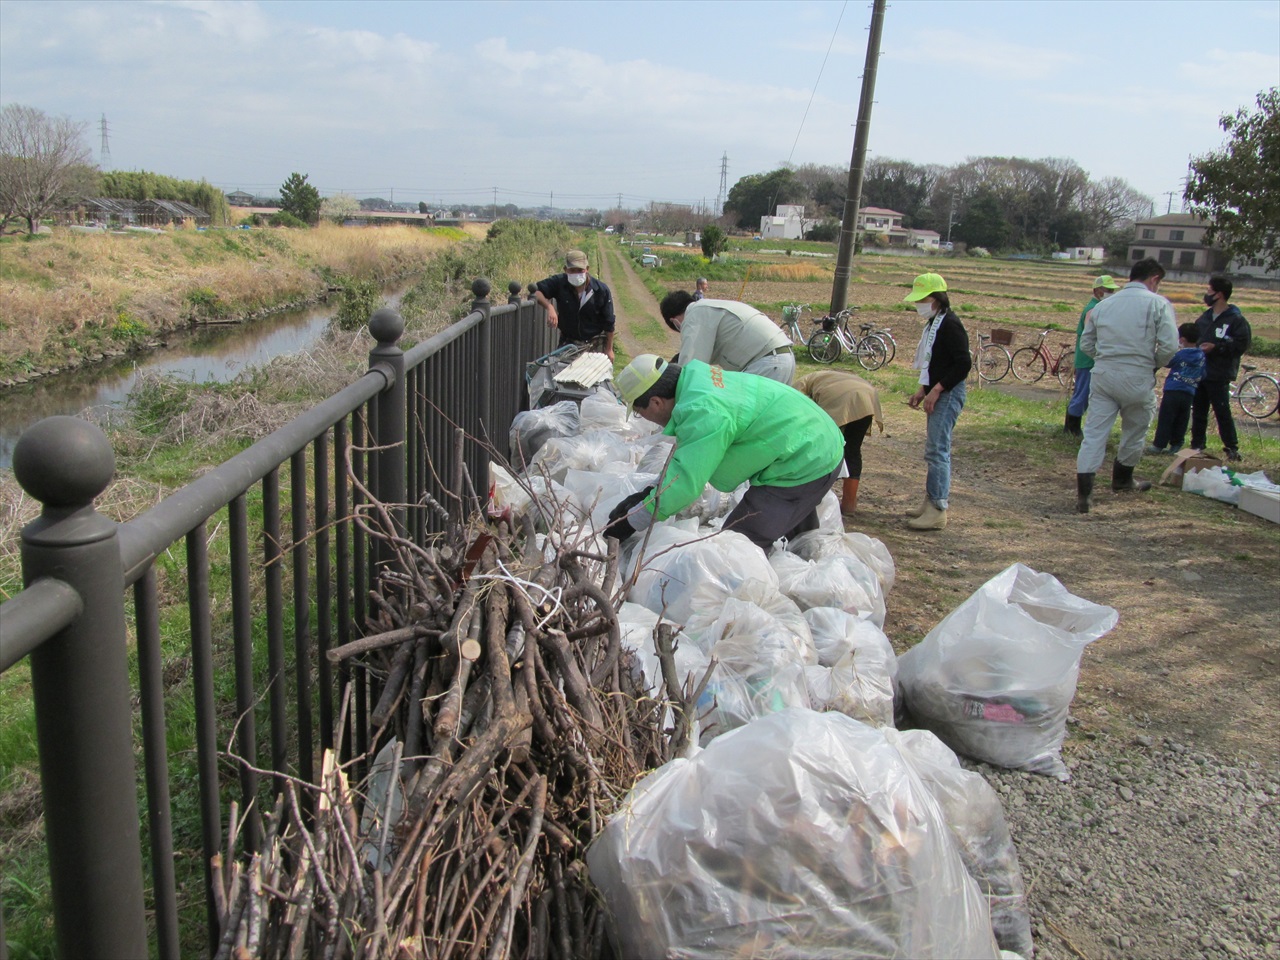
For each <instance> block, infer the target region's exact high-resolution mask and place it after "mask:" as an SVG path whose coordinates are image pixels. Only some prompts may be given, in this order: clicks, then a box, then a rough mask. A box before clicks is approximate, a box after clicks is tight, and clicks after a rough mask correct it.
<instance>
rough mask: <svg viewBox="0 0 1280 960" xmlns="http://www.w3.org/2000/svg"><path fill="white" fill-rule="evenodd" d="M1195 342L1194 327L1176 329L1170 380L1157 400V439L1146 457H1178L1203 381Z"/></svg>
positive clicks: (1201, 355)
mask: <svg viewBox="0 0 1280 960" xmlns="http://www.w3.org/2000/svg"><path fill="white" fill-rule="evenodd" d="M1197 339H1198V334H1197V332H1196V325H1195V324H1194V323H1184V324H1183V325H1182V326H1180V327H1178V352H1177V353H1175V354H1174V355H1173V357H1172V358H1171V359H1170V360H1169V363H1168V367H1169V376H1168V377H1167V378H1166V379H1165V381H1164V396H1163V397H1162V398H1161V399H1160V415H1159V417H1158V418H1157V419H1156V437H1155V440H1154V441H1153V442H1152V443H1151V444H1150V445H1148V447H1147V453H1177V452H1178V451H1179V450H1181V449H1182V442H1183V441H1184V440H1185V439H1186V438H1187V424H1188V423H1189V422H1190V420H1191V400H1192V398H1193V397H1195V395H1196V387H1197V386H1198V385H1199V384H1200V381H1201V380H1202V379H1204V351H1203V350H1201V349H1200V348H1199V347H1197V346H1196V340H1197Z"/></svg>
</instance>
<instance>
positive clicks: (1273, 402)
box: [1236, 373, 1280, 420]
mask: <svg viewBox="0 0 1280 960" xmlns="http://www.w3.org/2000/svg"><path fill="white" fill-rule="evenodd" d="M1236 403H1238V404H1240V409H1241V410H1243V411H1244V412H1245V413H1247V414H1248V415H1249V416H1251V417H1253V419H1255V420H1265V419H1267V417H1269V416H1271V415H1272V414H1273V413H1275V412H1276V408H1277V407H1278V406H1280V386H1277V385H1276V381H1274V380H1272V379H1271V378H1270V377H1268V376H1267V375H1266V374H1263V373H1255V374H1254V375H1253V376H1251V377H1246V378H1245V380H1244V382H1243V383H1242V384H1240V386H1239V387H1238V388H1237V389H1236Z"/></svg>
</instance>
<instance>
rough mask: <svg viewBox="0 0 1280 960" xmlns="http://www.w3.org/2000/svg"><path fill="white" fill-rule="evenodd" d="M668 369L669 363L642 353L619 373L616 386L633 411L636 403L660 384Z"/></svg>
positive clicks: (615, 382)
mask: <svg viewBox="0 0 1280 960" xmlns="http://www.w3.org/2000/svg"><path fill="white" fill-rule="evenodd" d="M666 369H667V361H665V360H663V359H662V358H661V357H659V356H657V355H656V354H652V353H642V354H640V356H638V357H636V358H635V359H634V360H632V361H631V362H630V363H628V364H627V365H626V366H625V367H623V368H622V370H620V371H619V372H618V376H617V377H615V378H614V381H613V382H614V384H615V385H616V386H617V388H618V392H619V393H621V394H622V399H623V401H624V402H625V403H626V405H627V409H628V410H631V409H632V408H633V406H634V405H635V402H636V401H637V400H638V399H640V397H641V396H642V395H643V394H644V393H645V391H647V390H648V389H649V388H650V387H652V386H653V385H654V384H655V383H657V382H658V380H659V378H660V377H661V376H662V372H663V371H664V370H666Z"/></svg>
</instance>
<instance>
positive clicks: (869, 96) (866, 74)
mask: <svg viewBox="0 0 1280 960" xmlns="http://www.w3.org/2000/svg"><path fill="white" fill-rule="evenodd" d="M885 3H886V0H873V2H872V5H871V35H870V36H869V37H868V38H867V60H866V66H865V67H864V68H863V70H862V97H861V98H860V99H859V101H858V123H857V127H856V128H855V132H854V135H853V158H852V159H851V160H850V161H849V185H848V188H847V189H846V190H845V197H844V218H843V219H842V221H841V223H840V247H839V251H838V252H837V253H836V275H835V280H834V281H832V284H831V312H832V313H835V312H837V311H839V310H843V309H844V308H845V305H846V303H847V302H848V298H849V274H850V268H851V267H852V265H853V237H854V234H855V233H856V232H857V229H858V207H859V206H860V205H861V203H862V174H863V170H864V168H865V166H866V162H867V139H868V136H869V134H870V131H871V105H872V103H874V102H875V94H876V65H877V64H878V63H879V60H880V34H881V32H882V31H883V29H884V8H885Z"/></svg>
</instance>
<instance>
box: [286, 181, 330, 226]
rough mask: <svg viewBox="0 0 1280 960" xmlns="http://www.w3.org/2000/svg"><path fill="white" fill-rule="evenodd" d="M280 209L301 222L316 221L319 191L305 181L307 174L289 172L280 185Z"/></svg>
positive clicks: (318, 214)
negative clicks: (286, 178) (287, 177)
mask: <svg viewBox="0 0 1280 960" xmlns="http://www.w3.org/2000/svg"><path fill="white" fill-rule="evenodd" d="M280 209H281V210H283V211H284V212H285V213H289V214H292V215H293V216H295V217H297V218H298V219H299V220H301V221H302V222H303V223H315V222H316V218H317V217H319V216H320V191H319V190H317V189H316V188H315V187H313V186H312V185H311V184H309V183H307V174H305V173H291V174H289V179H288V180H286V181H285V182H284V183H283V184H282V185H281V186H280Z"/></svg>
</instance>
